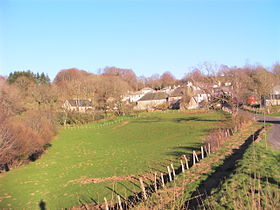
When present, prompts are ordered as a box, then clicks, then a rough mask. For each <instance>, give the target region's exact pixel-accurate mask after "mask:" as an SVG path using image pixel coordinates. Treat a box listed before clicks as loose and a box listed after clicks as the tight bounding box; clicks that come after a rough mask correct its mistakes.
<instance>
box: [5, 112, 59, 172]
mask: <svg viewBox="0 0 280 210" xmlns="http://www.w3.org/2000/svg"><path fill="white" fill-rule="evenodd" d="M54 121H55V120H54V118H53V114H52V113H51V112H49V111H48V110H34V111H28V112H26V113H25V114H24V116H22V117H19V116H18V117H17V118H14V119H13V118H11V117H8V116H7V115H5V114H4V113H3V112H0V151H1V153H0V171H3V170H5V171H7V170H9V168H13V167H15V166H17V165H21V164H22V163H24V162H28V161H30V160H32V161H34V160H36V159H37V158H38V157H39V156H40V155H41V154H42V153H43V151H44V149H45V148H46V146H45V145H47V144H48V143H49V142H50V140H51V138H52V137H53V136H54V134H55V126H54Z"/></svg>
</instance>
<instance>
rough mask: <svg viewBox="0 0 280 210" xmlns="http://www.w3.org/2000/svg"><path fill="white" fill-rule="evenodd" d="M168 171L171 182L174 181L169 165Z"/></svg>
mask: <svg viewBox="0 0 280 210" xmlns="http://www.w3.org/2000/svg"><path fill="white" fill-rule="evenodd" d="M167 171H168V174H169V180H170V182H172V176H171V172H170V168H169V166H167Z"/></svg>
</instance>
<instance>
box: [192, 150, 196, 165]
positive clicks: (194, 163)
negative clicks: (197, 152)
mask: <svg viewBox="0 0 280 210" xmlns="http://www.w3.org/2000/svg"><path fill="white" fill-rule="evenodd" d="M192 156H193V165H195V156H194V150H193V153H192Z"/></svg>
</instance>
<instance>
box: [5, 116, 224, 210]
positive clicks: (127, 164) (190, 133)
mask: <svg viewBox="0 0 280 210" xmlns="http://www.w3.org/2000/svg"><path fill="white" fill-rule="evenodd" d="M224 123H225V116H224V114H223V113H221V112H207V113H192V112H186V113H184V112H168V113H145V114H142V115H141V116H140V117H139V118H134V117H122V118H114V119H110V120H107V121H102V122H98V123H94V124H90V125H86V126H79V127H73V128H71V129H69V128H68V129H61V130H59V132H58V135H57V137H56V138H55V139H54V140H53V141H52V146H51V147H50V148H49V149H48V151H47V152H46V154H44V155H43V156H42V157H41V158H40V159H39V160H37V161H35V162H32V163H30V164H28V165H25V166H21V167H19V168H16V169H13V170H11V171H9V172H7V173H4V174H0V208H1V209H2V208H13V209H19V208H21V209H22V208H31V209H36V208H39V207H40V203H41V207H42V206H43V207H46V208H47V209H59V208H68V207H72V206H77V205H81V204H83V203H95V202H96V203H98V202H101V203H102V202H104V200H103V197H106V198H107V200H108V201H110V200H111V199H113V200H114V199H116V194H119V195H121V197H122V198H127V197H128V196H129V195H132V194H133V193H135V192H139V191H140V187H139V186H138V182H137V180H135V181H133V180H131V179H126V177H125V176H129V175H143V174H147V173H150V172H154V171H160V170H162V171H165V170H166V165H168V164H170V163H171V162H173V163H178V164H179V161H178V160H177V158H178V157H179V156H180V155H182V154H191V152H192V150H193V149H197V150H198V149H199V147H200V144H201V142H202V139H203V136H204V135H205V134H207V132H209V130H210V129H212V128H218V127H222V126H223V125H224ZM175 165H176V164H175ZM91 178H95V179H96V180H95V181H94V183H92V182H91V183H84V181H86V180H88V179H91Z"/></svg>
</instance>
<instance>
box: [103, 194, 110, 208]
mask: <svg viewBox="0 0 280 210" xmlns="http://www.w3.org/2000/svg"><path fill="white" fill-rule="evenodd" d="M104 201H105V209H106V210H109V206H108V202H107V199H106V198H105V197H104Z"/></svg>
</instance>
